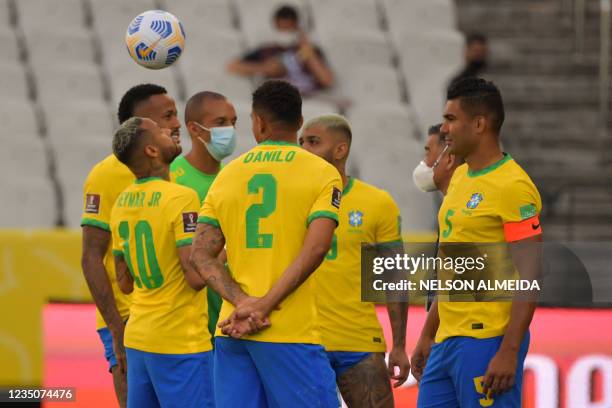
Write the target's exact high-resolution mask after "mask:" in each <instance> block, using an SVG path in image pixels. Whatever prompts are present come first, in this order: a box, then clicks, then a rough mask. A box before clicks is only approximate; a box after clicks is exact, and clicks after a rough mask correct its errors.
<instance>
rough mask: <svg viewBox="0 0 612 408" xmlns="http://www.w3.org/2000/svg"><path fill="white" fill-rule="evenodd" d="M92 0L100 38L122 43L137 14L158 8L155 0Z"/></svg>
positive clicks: (95, 23)
mask: <svg viewBox="0 0 612 408" xmlns="http://www.w3.org/2000/svg"><path fill="white" fill-rule="evenodd" d="M90 1H91V6H92V7H91V8H92V11H93V17H94V25H95V27H96V31H97V32H98V35H99V36H100V38H101V39H103V40H104V41H109V42H120V43H121V44H123V39H124V37H125V33H126V31H127V27H128V25H129V24H130V22H131V21H132V20H133V19H134V18H135V17H136V16H137V15H139V14H141V13H144V12H145V11H147V10H154V9H156V8H157V6H156V4H155V2H154V1H153V0H128V1H126V0H90ZM179 19H180V17H179ZM124 48H125V47H124Z"/></svg>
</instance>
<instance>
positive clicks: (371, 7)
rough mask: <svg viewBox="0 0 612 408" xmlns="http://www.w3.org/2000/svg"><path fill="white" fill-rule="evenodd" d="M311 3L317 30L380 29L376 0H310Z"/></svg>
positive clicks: (353, 30) (352, 30)
mask: <svg viewBox="0 0 612 408" xmlns="http://www.w3.org/2000/svg"><path fill="white" fill-rule="evenodd" d="M310 4H311V9H312V20H313V24H314V26H315V28H316V29H317V31H324V30H326V29H329V28H333V29H335V30H340V29H346V30H350V31H351V32H355V31H357V30H379V29H380V15H379V14H378V8H377V5H376V2H375V1H374V0H334V1H329V0H310Z"/></svg>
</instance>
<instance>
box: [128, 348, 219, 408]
mask: <svg viewBox="0 0 612 408" xmlns="http://www.w3.org/2000/svg"><path fill="white" fill-rule="evenodd" d="M125 352H126V357H127V366H128V372H127V389H128V395H127V406H128V408H141V407H147V408H157V407H164V408H175V407H176V408H191V407H193V408H196V407H198V408H204V407H205V408H214V407H215V398H214V390H213V377H212V374H213V353H212V351H207V352H203V353H193V354H158V353H147V352H145V351H140V350H135V349H132V348H127V347H126V349H125Z"/></svg>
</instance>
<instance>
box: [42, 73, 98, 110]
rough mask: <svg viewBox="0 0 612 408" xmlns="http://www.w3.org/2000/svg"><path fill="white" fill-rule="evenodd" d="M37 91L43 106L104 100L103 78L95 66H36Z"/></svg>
mask: <svg viewBox="0 0 612 408" xmlns="http://www.w3.org/2000/svg"><path fill="white" fill-rule="evenodd" d="M33 68H34V74H35V77H36V87H37V88H36V89H37V93H38V99H39V100H40V101H41V102H42V104H43V105H44V104H47V103H59V102H62V103H63V102H65V101H75V100H92V99H93V100H102V97H103V90H102V83H101V81H102V78H101V76H100V72H99V71H98V68H97V67H96V66H95V65H93V64H71V65H66V66H35V67H33Z"/></svg>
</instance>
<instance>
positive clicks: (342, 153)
mask: <svg viewBox="0 0 612 408" xmlns="http://www.w3.org/2000/svg"><path fill="white" fill-rule="evenodd" d="M348 153H349V145H348V143H346V142H343V143H338V145H337V146H336V152H335V154H334V156H335V157H334V159H335V160H342V159H344V158H346V156H348Z"/></svg>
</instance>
